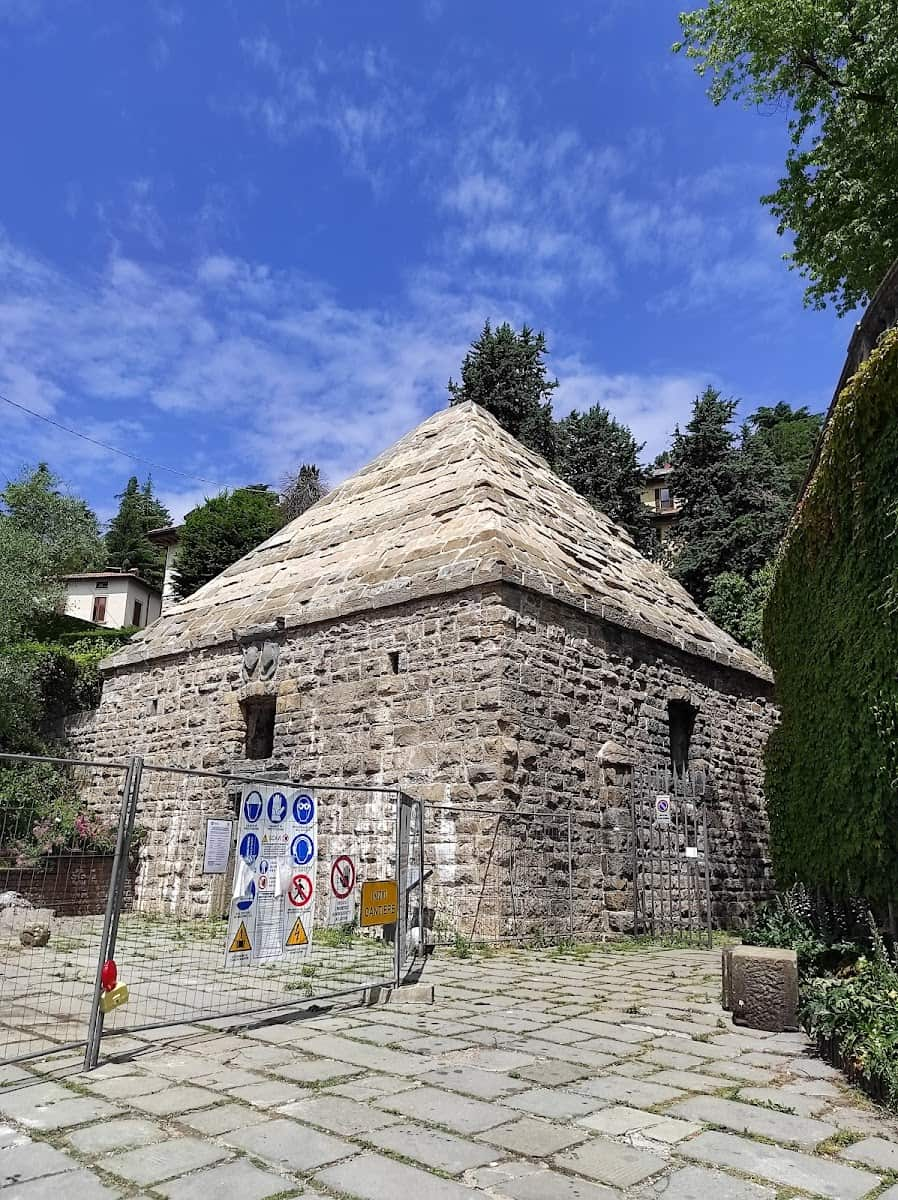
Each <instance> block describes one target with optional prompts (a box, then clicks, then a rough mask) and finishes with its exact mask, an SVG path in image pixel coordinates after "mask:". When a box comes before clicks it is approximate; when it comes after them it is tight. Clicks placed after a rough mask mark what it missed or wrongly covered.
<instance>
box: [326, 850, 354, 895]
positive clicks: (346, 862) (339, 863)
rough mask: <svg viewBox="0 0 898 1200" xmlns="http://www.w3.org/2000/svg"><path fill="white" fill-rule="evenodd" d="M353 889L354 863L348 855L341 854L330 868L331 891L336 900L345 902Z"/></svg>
mask: <svg viewBox="0 0 898 1200" xmlns="http://www.w3.org/2000/svg"><path fill="white" fill-rule="evenodd" d="M354 887H355V863H354V862H353V861H352V859H351V858H350V857H349V855H348V854H341V855H340V857H339V858H335V859H334V865H333V866H332V867H331V891H332V892H333V893H334V895H335V896H336V897H337V899H338V900H345V899H346V897H347V896H348V895H349V893H350V892H351V891H352V889H353V888H354Z"/></svg>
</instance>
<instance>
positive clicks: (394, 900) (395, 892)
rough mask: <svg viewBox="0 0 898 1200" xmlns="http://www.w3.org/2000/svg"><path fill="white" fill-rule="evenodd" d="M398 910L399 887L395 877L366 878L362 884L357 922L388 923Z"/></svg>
mask: <svg viewBox="0 0 898 1200" xmlns="http://www.w3.org/2000/svg"><path fill="white" fill-rule="evenodd" d="M398 912H399V887H398V885H397V883H396V880H395V879H377V880H370V879H369V880H368V881H367V882H365V883H363V884H362V915H361V920H360V921H359V924H360V925H362V926H364V927H366V928H367V927H369V926H371V925H389V924H390V923H391V922H392V921H395V920H396V917H397V915H398Z"/></svg>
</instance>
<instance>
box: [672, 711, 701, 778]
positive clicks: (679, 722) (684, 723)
mask: <svg viewBox="0 0 898 1200" xmlns="http://www.w3.org/2000/svg"><path fill="white" fill-rule="evenodd" d="M667 723H668V727H669V730H670V765H671V767H672V768H673V770H674V773H675V774H678V775H682V774H683V773H684V772H685V771H688V770H689V747H690V744H691V742H692V732H693V730H694V729H695V709H694V708H693V707H692V705H691V704H690V703H689V701H688V700H668V702H667Z"/></svg>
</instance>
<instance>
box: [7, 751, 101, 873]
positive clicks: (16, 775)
mask: <svg viewBox="0 0 898 1200" xmlns="http://www.w3.org/2000/svg"><path fill="white" fill-rule="evenodd" d="M116 833H117V826H116V825H115V824H114V823H110V822H106V821H101V820H100V819H99V818H97V817H95V816H93V815H91V814H90V813H86V812H84V811H83V810H82V809H81V807H80V805H79V802H78V795H77V790H76V787H75V784H74V781H73V780H72V778H71V776H70V775H69V774H68V772H67V771H66V770H65V769H64V768H63V767H61V766H59V765H58V764H56V763H47V762H15V763H11V764H9V765H0V855H2V858H3V860H4V862H3V865H4V866H16V867H24V866H30V865H32V864H34V863H36V862H38V861H39V860H40V859H42V858H45V857H48V856H51V855H55V854H60V853H64V852H78V853H100V854H105V853H110V852H111V851H112V850H114V849H115V841H116Z"/></svg>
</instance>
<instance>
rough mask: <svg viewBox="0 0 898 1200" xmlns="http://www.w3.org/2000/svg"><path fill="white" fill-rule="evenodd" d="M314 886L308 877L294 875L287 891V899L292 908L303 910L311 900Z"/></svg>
mask: <svg viewBox="0 0 898 1200" xmlns="http://www.w3.org/2000/svg"><path fill="white" fill-rule="evenodd" d="M314 890H315V887H314V884H313V883H312V881H311V879H309V877H308V875H294V876H293V878H292V879H291V880H290V887H289V888H288V889H287V899H288V900H289V901H290V903H291V904H292V905H293V907H294V908H305V906H306V905H307V904H308V903H309V901H310V900H311V899H312V893H313V891H314Z"/></svg>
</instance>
